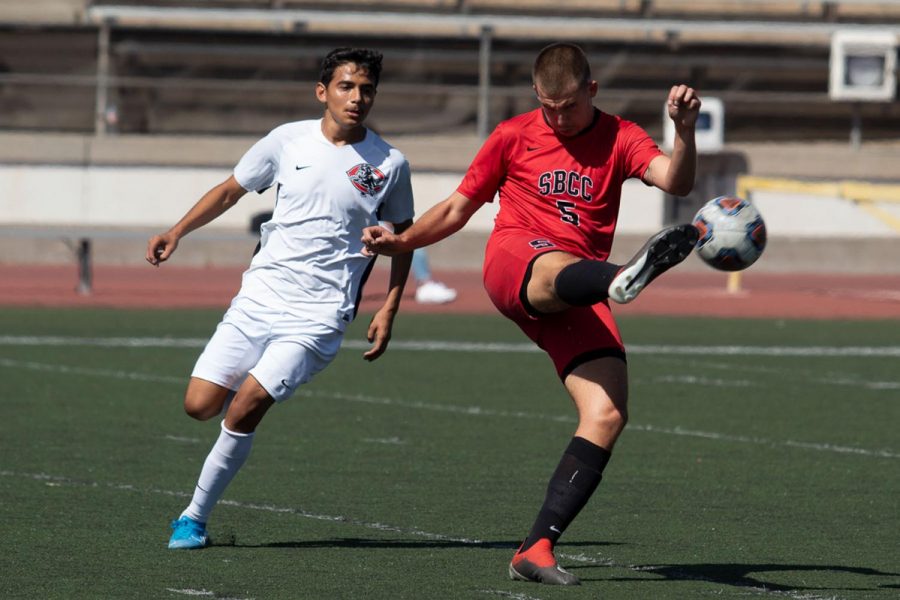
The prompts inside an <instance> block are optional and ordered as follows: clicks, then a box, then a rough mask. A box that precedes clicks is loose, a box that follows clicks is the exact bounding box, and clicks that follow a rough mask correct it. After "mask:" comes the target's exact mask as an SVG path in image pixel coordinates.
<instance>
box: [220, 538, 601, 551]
mask: <svg viewBox="0 0 900 600" xmlns="http://www.w3.org/2000/svg"><path fill="white" fill-rule="evenodd" d="M521 543H522V541H521V540H517V541H510V542H504V541H495V542H491V541H480V540H378V539H366V538H332V539H327V540H303V541H297V542H269V543H265V544H240V543H238V542H237V541H236V540H235V539H234V537H233V536H228V537H225V538H219V539H216V540H214V541H213V543H212V544H211V545H212V546H232V547H235V548H481V549H484V550H515V549H516V548H518V547H519V544H521ZM565 545H566V547H576V546H594V547H595V546H617V545H619V544H617V543H615V542H608V543H604V542H571V543H567V544H565Z"/></svg>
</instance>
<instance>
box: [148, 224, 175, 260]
mask: <svg viewBox="0 0 900 600" xmlns="http://www.w3.org/2000/svg"><path fill="white" fill-rule="evenodd" d="M177 247H178V237H176V236H174V235H172V234H171V233H168V232H166V233H161V234H159V235H154V236H153V237H152V238H150V241H148V242H147V256H146V257H145V258H146V259H147V262H148V263H150V264H151V265H153V266H154V267H158V266H159V263H161V262H165V261H167V260H169V257H170V256H172V253H173V252H175V248H177Z"/></svg>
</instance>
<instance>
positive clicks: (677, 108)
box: [666, 85, 700, 128]
mask: <svg viewBox="0 0 900 600" xmlns="http://www.w3.org/2000/svg"><path fill="white" fill-rule="evenodd" d="M666 108H667V110H668V113H669V118H670V119H672V121H674V123H675V127H676V128H677V127H689V128H693V127H694V126H695V125H696V124H697V116H698V115H699V114H700V97H699V96H698V95H697V92H696V91H694V88H691V87H688V86H686V85H673V86H672V89H671V90H669V99H668V101H667V102H666Z"/></svg>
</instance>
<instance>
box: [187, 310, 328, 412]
mask: <svg viewBox="0 0 900 600" xmlns="http://www.w3.org/2000/svg"><path fill="white" fill-rule="evenodd" d="M343 338H344V332H343V331H340V330H337V329H334V328H333V327H329V326H328V325H324V324H322V323H318V322H316V321H311V320H309V319H305V318H302V317H298V316H296V315H292V314H286V313H284V312H282V311H279V310H273V309H270V308H267V307H265V306H262V305H260V304H258V303H256V302H254V301H252V300H249V299H247V298H241V297H238V298H236V299H235V300H234V302H232V303H231V307H230V308H229V309H228V311H226V313H225V316H224V317H223V318H222V322H221V323H219V326H218V327H217V328H216V331H215V333H214V334H213V336H212V337H211V338H210V340H209V342H207V344H206V348H205V349H204V350H203V353H202V354H201V355H200V358H198V359H197V364H196V365H194V371H193V373H191V377H197V378H199V379H204V380H206V381H211V382H212V383H215V384H217V385H221V386H222V387H225V388H228V389H230V390H233V391H237V389H238V388H239V387H240V386H241V384H242V383H243V382H244V379H246V377H247V375H248V374H250V375H253V378H254V379H256V381H258V382H259V384H260V385H261V386H262V387H263V388H264V389H265V390H266V391H267V392H268V393H269V395H270V396H271V397H272V398H273V399H274V400H275V401H276V402H281V401H283V400H287V399H288V398H289V397H290V396H291V394H293V393H294V391H295V390H296V389H297V388H298V387H299V386H300V385H302V384H304V383H306V382H307V381H309V380H311V379H312V378H313V376H314V375H315V374H316V373H318V372H319V371H321V370H322V369H324V368H325V367H326V366H328V364H329V363H330V362H331V361H332V360H334V357H335V356H336V355H337V352H338V350H339V349H340V347H341V341H342V340H343Z"/></svg>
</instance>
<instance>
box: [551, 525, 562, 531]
mask: <svg viewBox="0 0 900 600" xmlns="http://www.w3.org/2000/svg"><path fill="white" fill-rule="evenodd" d="M550 531H555V532H556V533H562V531H560V530H559V529H557V528H556V525H551V526H550Z"/></svg>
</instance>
